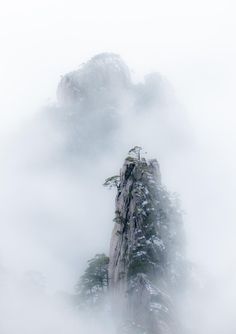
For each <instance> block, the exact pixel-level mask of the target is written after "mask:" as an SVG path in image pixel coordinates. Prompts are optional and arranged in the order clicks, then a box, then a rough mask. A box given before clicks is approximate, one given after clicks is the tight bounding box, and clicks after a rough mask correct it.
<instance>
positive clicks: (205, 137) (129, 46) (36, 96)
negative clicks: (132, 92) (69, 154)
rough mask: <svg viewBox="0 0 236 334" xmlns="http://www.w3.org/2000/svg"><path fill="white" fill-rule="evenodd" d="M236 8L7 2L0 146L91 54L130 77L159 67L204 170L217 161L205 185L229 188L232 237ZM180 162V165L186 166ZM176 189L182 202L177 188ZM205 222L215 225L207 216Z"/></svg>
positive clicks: (0, 30) (169, 1) (0, 24)
mask: <svg viewBox="0 0 236 334" xmlns="http://www.w3.org/2000/svg"><path fill="white" fill-rule="evenodd" d="M235 10H236V4H235V2H234V1H229V0H228V1H227V0H224V1H219V0H215V1H213V0H204V1H203V0H198V1H192V0H178V1H176V0H165V1H164V0H163V1H159V0H155V1H154V0H153V1H151V0H145V1H143V0H142V1H140V0H139V1H138V0H136V1H134V0H126V1H124V0H119V1H113V0H100V1H91V0H87V1H80V0H77V1H73V0H67V1H66V0H47V1H46V0H40V1H32V0H23V1H16V0H15V1H12V0H9V1H7V2H5V3H2V4H1V10H0V36H1V38H0V43H1V53H0V70H1V73H0V92H1V94H0V95H1V97H0V112H1V122H0V131H1V133H0V139H1V140H2V143H4V140H5V137H6V134H11V133H12V131H14V130H15V128H16V126H17V125H19V124H20V123H23V122H24V121H25V120H26V119H27V118H28V117H29V116H30V115H32V114H33V113H35V112H36V111H37V110H39V109H40V107H41V106H42V105H44V104H46V103H47V100H48V99H50V100H55V91H56V86H57V83H58V81H59V79H60V76H61V75H63V74H64V73H66V72H68V71H71V70H74V69H76V68H77V67H78V66H79V65H80V64H81V63H82V62H85V61H87V60H88V58H90V57H91V56H93V55H94V54H96V53H99V52H104V51H110V52H115V53H119V54H120V55H121V56H122V57H123V58H124V60H125V61H126V62H127V64H128V65H129V66H131V68H132V69H133V70H134V71H135V72H136V74H137V75H138V76H139V75H143V74H144V73H146V72H149V71H152V70H157V71H159V72H161V73H162V74H163V75H165V76H167V78H168V79H169V80H170V81H171V83H172V84H173V86H174V89H175V90H176V94H177V96H178V97H179V99H180V101H181V102H182V103H183V105H184V106H185V107H186V110H187V113H188V116H189V118H190V119H191V121H193V123H194V124H195V129H194V130H195V132H196V135H197V139H198V141H199V142H200V143H201V144H202V145H203V147H204V145H205V146H207V148H206V152H202V158H203V159H204V157H207V158H208V159H209V161H210V160H211V165H209V166H208V165H207V163H206V168H205V169H207V168H212V164H213V162H216V164H218V163H219V168H218V167H216V168H215V170H214V171H213V174H214V175H213V177H212V182H214V181H215V180H217V178H220V179H221V186H222V184H223V186H222V187H223V189H224V192H225V193H226V192H227V190H228V189H229V194H230V198H231V200H230V201H228V200H227V198H224V201H225V202H224V203H223V205H222V208H221V210H220V214H221V215H222V216H223V214H224V213H225V212H226V214H228V216H230V219H231V220H232V224H231V225H229V227H228V229H229V230H228V232H227V233H228V234H226V235H232V233H231V232H232V231H234V227H233V220H234V216H232V215H230V214H229V213H228V212H229V210H233V204H234V202H233V197H232V195H233V194H234V190H235V184H236V182H235V176H234V167H235V165H236V163H235V158H234V155H235V154H234V151H235V144H236V134H235V86H236V85H235V83H236V82H235V81H236V80H235V78H236V65H235V54H236V42H235V31H236V21H235ZM0 145H1V144H0ZM0 147H1V146H0ZM209 148H210V149H209ZM211 158H212V159H211ZM202 163H204V161H200V162H199V164H202ZM183 168H187V166H184V163H183ZM183 174H184V171H183ZM209 174H212V173H211V171H207V173H206V179H207V180H208V186H209V184H210V183H211V180H210V181H209ZM223 175H226V176H227V177H224V176H223ZM233 177H234V179H232V178H233ZM198 191H199V189H198ZM218 192H219V191H218ZM181 195H182V196H183V198H184V200H186V201H188V199H186V198H185V195H184V193H183V194H181ZM204 196H206V200H209V198H207V196H209V197H212V189H210V190H209V192H208V191H206V192H205V193H204ZM186 197H187V196H186ZM189 202H191V199H189ZM219 202H220V192H219V194H218V197H217V200H216V204H214V200H212V201H211V204H210V205H211V212H212V211H213V208H214V205H218V204H219ZM224 205H226V207H225V211H224ZM195 206H196V205H195ZM187 207H191V203H188V204H187ZM210 226H212V227H213V222H212V225H210ZM218 226H220V227H218V231H216V233H218V234H219V238H220V233H221V229H223V228H224V225H218ZM194 233H195V232H194ZM219 238H218V239H217V242H218V240H219ZM195 240H196V242H197V240H198V238H196V239H195ZM190 241H191V240H190ZM192 241H193V240H192ZM226 241H227V237H226ZM193 242H194V241H193ZM205 242H206V241H205ZM229 247H230V246H229ZM196 248H197V246H196Z"/></svg>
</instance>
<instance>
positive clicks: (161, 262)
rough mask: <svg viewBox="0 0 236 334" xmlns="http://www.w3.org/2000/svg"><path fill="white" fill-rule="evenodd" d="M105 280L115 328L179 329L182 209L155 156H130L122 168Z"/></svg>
mask: <svg viewBox="0 0 236 334" xmlns="http://www.w3.org/2000/svg"><path fill="white" fill-rule="evenodd" d="M115 214H116V216H115V219H114V221H115V226H114V229H113V233H112V239H111V245H110V263H109V282H110V283H109V284H110V291H111V296H112V308H113V312H114V314H115V319H116V320H117V326H118V333H119V334H120V333H135V334H137V333H146V334H164V333H165V334H166V333H175V334H176V333H178V328H179V324H178V321H177V313H176V305H175V295H174V291H175V287H176V286H177V287H180V285H181V284H183V280H184V272H185V261H184V257H183V235H182V234H183V233H182V219H181V213H180V212H179V211H178V209H177V207H176V205H174V203H173V201H172V200H171V197H170V195H169V193H168V192H167V191H166V190H165V188H164V187H163V186H162V183H161V175H160V170H159V165H158V162H157V161H156V160H150V161H146V160H145V159H143V158H140V153H139V154H137V155H136V156H133V157H132V156H129V157H128V158H127V159H126V160H125V163H124V165H123V168H122V169H121V172H120V182H119V184H118V192H117V197H116V211H115Z"/></svg>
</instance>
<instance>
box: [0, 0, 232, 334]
mask: <svg viewBox="0 0 236 334" xmlns="http://www.w3.org/2000/svg"><path fill="white" fill-rule="evenodd" d="M234 9H235V8H234V4H233V2H232V1H224V2H223V1H214V2H213V1H210V0H207V1H204V2H203V1H199V2H198V3H197V4H196V3H194V2H193V1H188V2H187V1H183V0H181V1H178V2H177V3H176V2H174V1H166V2H165V3H163V2H161V1H157V2H156V1H155V2H154V1H148V2H144V1H140V2H138V3H137V4H134V3H133V2H131V1H129V2H128V3H125V2H124V1H121V2H119V3H116V2H114V1H110V2H108V1H105V0H102V1H100V2H99V3H93V2H91V1H88V2H87V3H86V4H85V3H83V2H80V1H79V2H78V1H77V2H75V1H72V0H70V1H67V2H65V1H57V2H55V1H47V2H46V1H41V2H40V3H39V2H37V1H33V2H29V1H27V0H24V1H21V2H18V3H16V2H15V1H10V2H9V3H8V4H4V6H3V10H2V12H1V14H0V15H1V23H0V26H1V36H2V39H1V40H2V43H1V44H2V48H3V50H4V51H5V52H3V53H2V54H1V62H0V63H1V73H2V75H1V78H0V88H1V98H0V106H1V125H0V130H1V144H0V147H1V167H0V169H1V190H0V220H1V227H0V229H1V230H0V270H1V272H0V282H1V283H0V284H1V286H2V288H1V289H0V291H1V295H2V296H1V301H0V309H1V314H2V317H1V318H2V319H1V321H0V329H1V332H2V333H4V334H15V333H19V334H21V333H22V334H23V333H24V334H25V333H45V334H47V333H50V332H55V333H65V332H67V333H71V334H74V333H77V332H81V333H98V334H99V333H100V332H102V333H104V332H106V331H107V332H108V333H111V331H112V329H111V328H108V327H109V326H110V321H109V319H108V318H106V319H105V320H104V319H100V318H99V317H97V318H92V319H93V321H92V320H91V318H90V319H89V321H88V319H86V318H85V316H84V315H81V314H79V313H77V312H76V311H75V310H72V309H71V307H70V306H69V305H68V304H69V303H67V301H66V300H65V298H64V297H61V294H63V293H66V294H68V295H69V296H71V295H72V294H73V293H74V287H75V285H76V283H77V281H78V278H79V276H80V275H81V273H82V272H83V270H84V268H85V266H86V261H87V260H88V259H89V258H91V257H92V256H93V255H94V254H95V253H99V252H105V253H108V250H109V241H110V234H111V230H112V227H113V222H112V219H113V217H114V200H115V192H114V191H113V190H111V191H108V190H107V189H104V187H103V186H102V184H103V182H104V179H105V178H106V177H108V176H110V175H114V174H117V173H118V171H119V169H120V167H121V165H122V163H123V159H124V158H125V156H126V153H127V151H128V150H129V149H130V148H131V147H133V146H134V145H140V146H142V147H143V148H144V150H145V151H147V156H148V157H150V158H157V159H158V161H159V163H160V166H161V173H162V178H163V183H164V184H166V185H167V187H168V189H170V190H171V191H173V192H178V193H179V194H180V198H181V202H182V208H183V210H184V212H185V215H184V224H185V231H186V240H187V257H188V260H189V261H190V262H191V263H193V267H194V277H195V279H194V284H193V285H194V288H193V289H192V290H191V293H189V295H187V298H183V319H184V322H185V326H186V328H187V330H189V331H190V332H191V333H194V334H195V333H208V334H209V333H214V334H215V333H222V332H224V333H234V332H235V327H236V325H235V323H234V309H235V295H236V289H235V285H234V280H235V276H236V266H235V254H236V252H235V251H236V249H235V232H236V230H235V226H234V224H235V218H236V214H235V210H234V194H235V190H236V179H235V172H234V171H235V167H236V166H235V165H236V161H235V154H234V147H235V144H236V135H235V131H234V127H235V115H234V109H235V98H234V87H235V77H236V75H235V74H236V67H235V61H234V59H235V51H236V46H235V42H234V33H233V32H234V30H235V28H236V27H235V22H234V17H233V12H234ZM102 52H114V53H115V54H119V55H120V56H121V58H122V59H123V61H124V62H125V63H126V65H127V66H128V67H129V69H130V74H129V76H130V77H129V76H128V79H127V80H128V83H127V85H128V88H127V87H126V86H125V88H124V86H123V84H122V85H120V86H119V82H120V81H119V80H121V79H119V78H118V79H119V80H118V79H117V77H114V80H113V81H112V80H111V83H110V86H109V87H111V91H109V94H108V93H107V90H106V93H104V94H103V95H96V94H97V93H94V91H96V89H97V88H96V81H95V82H94V81H93V79H92V77H89V76H88V77H87V74H86V75H85V74H83V73H82V74H81V77H80V80H82V79H81V78H82V77H83V78H85V79H84V82H83V85H82V88H83V89H84V91H86V94H87V95H85V96H87V97H85V98H84V96H83V99H84V100H85V102H83V103H84V104H82V105H79V110H80V113H78V115H77V114H76V116H75V114H74V111H76V110H77V108H78V105H77V107H76V108H74V105H73V106H72V107H71V106H68V104H67V102H68V101H65V103H66V105H63V103H64V102H63V101H60V97H59V95H60V94H59V92H58V90H57V86H58V84H59V82H62V80H63V78H64V76H65V75H66V74H67V73H71V71H76V70H77V69H78V68H79V66H80V65H81V64H83V63H87V62H88V61H89V59H91V57H93V56H95V55H96V54H99V53H102ZM126 70H128V69H127V68H126V67H125V71H126ZM93 71H95V72H92V73H97V72H96V71H97V68H95V69H93ZM128 71H129V70H128ZM85 72H86V71H85ZM153 72H158V74H157V78H158V85H159V86H158V87H156V86H155V85H154V84H153V83H152V84H151V85H150V87H151V88H150V87H149V86H148V84H147V81H145V80H147V79H145V76H146V75H147V74H149V73H153ZM86 73H87V72H86ZM101 73H102V72H101ZM125 73H126V72H125ZM87 79H88V81H86V80H87ZM122 80H123V79H122ZM129 80H130V81H129ZM117 82H118V83H117ZM116 83H117V85H116ZM87 84H88V87H87V86H86V85H87ZM114 85H115V86H116V87H115V88H114ZM130 85H131V88H130ZM153 85H154V86H155V89H154V93H155V94H156V92H158V93H159V94H160V95H157V97H156V99H154V100H153V101H152V103H151V104H148V105H147V104H146V102H145V101H146V100H145V98H144V99H143V100H142V99H140V96H141V97H142V96H144V97H145V96H146V95H145V94H147V93H148V101H149V100H150V99H151V100H152V98H151V97H152V87H153ZM148 87H149V88H148ZM130 90H132V93H130ZM134 91H135V92H134ZM155 94H154V95H155ZM93 96H94V97H95V99H96V103H95V107H94V105H93V101H92V97H93ZM150 96H151V97H150ZM58 99H59V102H58ZM86 99H87V100H86ZM107 99H109V101H110V99H111V100H112V101H113V102H114V105H113V104H112V108H108V109H107V108H103V106H104V105H105V106H107ZM84 100H83V101H84ZM104 101H105V102H104ZM117 101H118V102H117ZM98 102H99V103H100V105H99V103H98ZM113 102H112V103H113ZM76 103H77V102H76ZM79 103H81V102H79ZM114 106H115V107H114ZM68 109H69V111H70V115H67V114H66V112H65V110H68ZM75 124H76V126H74V125H75ZM29 272H37V273H40V274H38V275H39V281H40V282H39V283H40V284H36V286H37V287H36V288H33V289H31V287H30V286H29V284H28V283H27V273H29ZM42 281H43V283H42V284H43V287H42V291H43V292H42V291H38V285H41V282H42ZM196 281H197V283H196ZM24 282H26V283H24ZM30 282H31V281H30ZM199 282H200V283H199ZM199 319H201V321H199ZM104 323H105V328H104ZM111 326H112V325H111Z"/></svg>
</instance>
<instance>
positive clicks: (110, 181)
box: [103, 175, 120, 189]
mask: <svg viewBox="0 0 236 334" xmlns="http://www.w3.org/2000/svg"><path fill="white" fill-rule="evenodd" d="M103 185H104V187H108V188H109V189H111V188H113V187H116V188H117V189H118V188H119V185H120V176H119V175H114V176H111V177H108V178H107V179H106V180H105V182H104V183H103Z"/></svg>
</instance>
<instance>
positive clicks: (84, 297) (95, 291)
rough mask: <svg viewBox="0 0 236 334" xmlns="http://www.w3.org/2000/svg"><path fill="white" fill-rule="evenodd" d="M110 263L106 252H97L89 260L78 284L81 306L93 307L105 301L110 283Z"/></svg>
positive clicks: (79, 303)
mask: <svg viewBox="0 0 236 334" xmlns="http://www.w3.org/2000/svg"><path fill="white" fill-rule="evenodd" d="M108 263H109V258H108V257H107V256H106V255H105V254H96V255H95V257H94V258H92V259H91V260H89V261H88V266H87V268H86V270H85V272H84V274H83V275H82V276H81V277H80V279H79V282H78V284H77V286H76V293H77V297H78V298H77V300H78V305H79V307H81V308H89V309H93V308H94V307H97V306H99V305H100V304H101V302H102V301H103V299H104V296H105V295H106V292H107V290H108V283H109V280H108Z"/></svg>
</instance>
